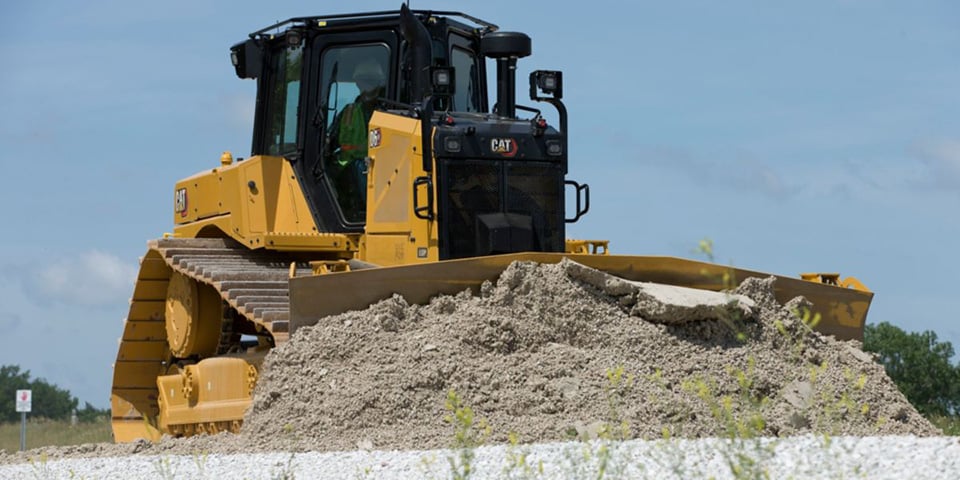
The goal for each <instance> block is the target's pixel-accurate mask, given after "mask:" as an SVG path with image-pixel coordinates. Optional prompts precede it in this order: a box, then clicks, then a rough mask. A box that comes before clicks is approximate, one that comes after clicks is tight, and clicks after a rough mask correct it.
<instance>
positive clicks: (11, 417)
mask: <svg viewBox="0 0 960 480" xmlns="http://www.w3.org/2000/svg"><path fill="white" fill-rule="evenodd" d="M17 390H32V391H33V392H32V393H33V399H32V402H31V403H32V405H31V412H30V415H31V416H34V417H45V418H51V419H58V420H66V419H69V418H70V414H71V413H72V412H73V411H74V410H76V408H77V399H76V398H74V397H73V396H72V395H70V392H68V391H67V390H64V389H62V388H59V387H57V386H56V385H51V384H49V383H47V382H46V381H45V380H43V379H36V380H30V372H29V371H23V372H21V371H20V367H19V366H17V365H4V366H2V367H0V422H15V421H18V420H19V419H20V414H19V413H17V411H16V398H15V397H16V391H17Z"/></svg>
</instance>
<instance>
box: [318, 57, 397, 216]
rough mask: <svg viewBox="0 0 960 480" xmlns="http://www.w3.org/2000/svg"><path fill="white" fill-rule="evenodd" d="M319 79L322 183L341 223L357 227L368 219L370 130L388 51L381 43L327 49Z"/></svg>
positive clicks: (383, 85)
mask: <svg viewBox="0 0 960 480" xmlns="http://www.w3.org/2000/svg"><path fill="white" fill-rule="evenodd" d="M320 74H321V84H320V98H321V99H322V102H323V106H322V108H323V115H324V119H325V121H324V123H325V125H326V128H325V129H324V132H325V133H324V139H323V167H324V172H325V177H326V179H327V181H328V182H329V185H330V188H331V190H332V191H333V192H334V195H335V196H336V199H337V203H338V205H339V206H340V210H341V212H342V213H343V217H344V219H345V220H346V221H347V222H349V223H361V222H363V221H364V219H365V217H366V192H367V166H366V157H367V132H368V131H369V128H368V124H369V122H370V117H371V116H372V115H373V111H374V109H376V108H377V105H378V99H379V98H383V97H385V96H386V95H387V79H388V77H389V74H390V50H389V48H388V47H387V46H386V45H384V44H379V43H378V44H367V45H346V46H335V47H330V48H328V49H326V50H324V52H323V54H322V56H321V70H320Z"/></svg>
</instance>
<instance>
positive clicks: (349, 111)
mask: <svg viewBox="0 0 960 480" xmlns="http://www.w3.org/2000/svg"><path fill="white" fill-rule="evenodd" d="M369 123H370V116H368V115H367V113H366V112H364V111H363V105H361V104H360V102H354V103H351V104H350V105H347V107H346V108H344V109H343V112H342V113H341V114H340V134H339V135H338V137H337V141H338V142H339V143H340V153H339V155H338V156H337V164H339V165H340V168H344V167H346V166H347V165H349V164H350V163H351V162H353V161H354V160H363V159H364V158H366V157H367V128H368V125H369Z"/></svg>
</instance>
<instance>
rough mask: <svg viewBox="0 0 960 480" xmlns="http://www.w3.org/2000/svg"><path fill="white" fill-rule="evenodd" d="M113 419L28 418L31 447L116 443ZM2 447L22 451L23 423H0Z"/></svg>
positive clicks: (28, 439) (29, 444) (28, 438)
mask: <svg viewBox="0 0 960 480" xmlns="http://www.w3.org/2000/svg"><path fill="white" fill-rule="evenodd" d="M112 441H113V437H112V436H111V431H110V419H108V418H102V419H100V420H97V421H95V422H91V423H77V424H76V425H70V422H69V421H61V420H47V419H44V418H37V419H31V418H29V417H28V418H27V449H28V450H29V449H31V448H38V447H45V446H63V445H80V444H84V443H100V442H112ZM0 449H3V450H6V451H7V452H16V451H19V450H20V422H15V423H2V424H0Z"/></svg>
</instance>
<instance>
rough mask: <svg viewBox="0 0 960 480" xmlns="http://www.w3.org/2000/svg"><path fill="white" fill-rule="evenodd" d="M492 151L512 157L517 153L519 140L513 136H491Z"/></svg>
mask: <svg viewBox="0 0 960 480" xmlns="http://www.w3.org/2000/svg"><path fill="white" fill-rule="evenodd" d="M490 151H491V152H493V153H499V154H500V155H503V156H504V157H512V156H514V155H516V154H517V141H516V140H514V139H512V138H491V139H490Z"/></svg>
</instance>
